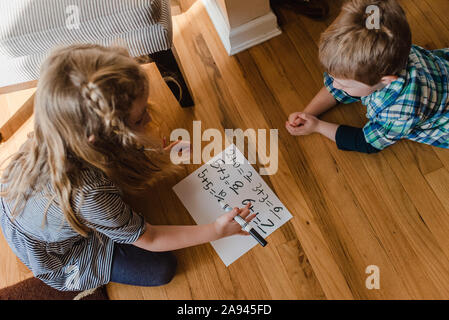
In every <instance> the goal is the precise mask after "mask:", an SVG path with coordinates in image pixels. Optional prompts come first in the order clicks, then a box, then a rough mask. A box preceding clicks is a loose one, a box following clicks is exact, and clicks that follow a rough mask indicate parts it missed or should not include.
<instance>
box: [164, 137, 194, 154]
mask: <svg viewBox="0 0 449 320" xmlns="http://www.w3.org/2000/svg"><path fill="white" fill-rule="evenodd" d="M172 149H173V151H174V152H178V153H182V154H184V152H190V141H184V140H178V141H175V142H172V143H170V144H169V145H168V146H167V147H164V150H165V151H168V152H171V151H172Z"/></svg>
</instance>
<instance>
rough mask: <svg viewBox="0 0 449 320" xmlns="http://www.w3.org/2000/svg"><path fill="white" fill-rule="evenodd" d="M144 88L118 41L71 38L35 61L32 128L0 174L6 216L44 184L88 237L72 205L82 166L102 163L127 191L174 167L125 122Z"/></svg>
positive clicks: (17, 210) (141, 77) (135, 65)
mask: <svg viewBox="0 0 449 320" xmlns="http://www.w3.org/2000/svg"><path fill="white" fill-rule="evenodd" d="M148 90H149V88H148V79H147V75H146V73H145V72H144V71H143V70H142V68H141V67H140V66H139V64H138V63H137V62H136V61H134V59H132V58H131V57H130V56H129V54H128V52H127V50H126V49H124V48H121V47H108V48H106V47H102V46H99V45H73V46H69V47H65V48H59V49H56V50H55V51H54V52H52V54H51V55H50V56H49V57H48V58H47V59H46V61H45V62H44V63H43V65H42V67H41V76H40V79H39V82H38V87H37V91H36V96H35V102H34V117H35V123H34V133H33V134H32V135H30V137H29V139H28V140H27V141H26V142H25V143H24V144H23V145H22V146H21V148H20V150H19V151H18V152H17V153H16V154H14V155H13V156H12V158H11V161H10V163H9V164H8V166H7V167H6V169H5V171H4V172H3V175H2V179H1V180H2V181H1V182H2V183H3V185H4V188H5V191H4V192H2V193H1V194H0V196H2V197H5V199H8V200H11V201H13V203H14V206H13V210H12V211H13V212H12V215H13V216H16V215H17V214H19V213H20V212H21V211H22V210H23V208H24V206H25V203H26V201H27V200H28V199H29V198H30V196H32V195H33V194H35V193H37V192H39V191H46V192H47V194H54V196H53V199H51V200H50V201H53V200H57V202H58V205H59V206H60V208H61V210H62V212H63V214H64V216H65V218H66V219H67V221H68V222H69V224H70V225H71V226H72V228H73V229H74V230H75V231H77V232H78V233H80V234H81V235H83V236H87V234H88V232H89V229H88V228H87V227H86V226H85V225H84V224H83V223H82V222H81V221H80V219H79V218H78V217H77V215H76V214H75V212H74V211H73V209H72V206H71V200H72V198H73V195H74V192H75V191H76V190H77V189H78V188H80V187H81V185H80V183H81V182H80V177H79V170H80V169H81V168H83V167H88V168H93V169H96V170H100V171H101V172H103V173H104V174H105V175H106V176H107V177H108V178H110V179H111V180H112V181H113V182H114V183H116V184H117V185H118V186H119V187H120V188H122V189H123V190H126V191H127V192H137V191H139V190H143V189H145V188H146V187H147V186H149V185H151V184H152V183H154V182H155V181H156V180H157V179H158V178H160V177H162V176H163V175H165V174H168V173H171V172H174V171H176V168H175V166H174V165H172V164H171V162H170V159H169V155H168V154H167V153H166V152H163V150H162V149H161V147H160V143H156V142H155V139H153V138H151V137H149V136H148V135H143V134H140V133H138V132H136V131H133V130H132V129H130V128H129V127H128V126H127V124H126V123H127V118H128V116H129V111H130V109H131V106H132V104H133V102H134V101H136V99H139V98H140V97H142V96H143V95H144V94H146V93H147V92H148ZM91 136H93V137H94V142H92V141H89V137H91ZM144 147H145V149H146V150H148V149H149V150H153V151H145V150H144ZM49 186H50V188H51V189H52V190H50V189H49V188H48V187H49ZM50 203H51V202H50ZM50 203H49V205H50ZM49 205H48V206H49ZM48 206H47V208H48ZM45 214H46V213H44V216H45Z"/></svg>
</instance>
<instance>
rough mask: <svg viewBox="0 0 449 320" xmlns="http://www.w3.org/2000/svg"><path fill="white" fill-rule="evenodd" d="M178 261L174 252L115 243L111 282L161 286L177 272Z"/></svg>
mask: <svg viewBox="0 0 449 320" xmlns="http://www.w3.org/2000/svg"><path fill="white" fill-rule="evenodd" d="M176 266H177V261H176V257H175V255H174V254H173V253H172V252H151V251H147V250H144V249H140V248H138V247H136V246H134V245H132V244H120V243H115V244H114V254H113V257H112V269H111V278H110V281H111V282H117V283H123V284H130V285H134V286H142V287H154V286H161V285H164V284H167V283H169V282H170V280H171V279H173V277H174V275H175V273H176Z"/></svg>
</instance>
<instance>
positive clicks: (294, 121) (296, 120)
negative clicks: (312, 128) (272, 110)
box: [288, 112, 304, 127]
mask: <svg viewBox="0 0 449 320" xmlns="http://www.w3.org/2000/svg"><path fill="white" fill-rule="evenodd" d="M301 113H302V112H294V113H292V114H291V115H290V116H289V117H288V123H289V124H290V125H291V126H292V127H298V126H299V125H301V124H304V120H303V119H302V118H301V117H300V116H299V115H300V114H301Z"/></svg>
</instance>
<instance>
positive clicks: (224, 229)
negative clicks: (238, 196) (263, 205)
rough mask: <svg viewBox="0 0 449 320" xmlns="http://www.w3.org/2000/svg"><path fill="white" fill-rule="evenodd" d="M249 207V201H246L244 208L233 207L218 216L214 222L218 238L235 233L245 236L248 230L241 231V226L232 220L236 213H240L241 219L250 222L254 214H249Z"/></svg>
mask: <svg viewBox="0 0 449 320" xmlns="http://www.w3.org/2000/svg"><path fill="white" fill-rule="evenodd" d="M250 207H251V203H248V204H247V205H246V206H245V207H244V208H242V209H239V208H234V209H233V210H232V211H230V212H227V213H225V214H224V215H222V216H220V217H219V218H218V219H217V220H215V222H214V227H215V231H216V232H217V235H218V236H219V238H220V239H221V238H224V237H229V236H232V235H235V234H240V235H244V236H247V235H249V233H248V232H246V231H243V230H242V227H241V226H240V225H239V224H238V223H237V222H236V221H235V220H234V217H235V216H236V215H238V214H239V215H240V216H241V217H242V218H243V219H245V221H246V222H250V221H251V220H253V219H254V218H255V217H256V215H255V214H251V215H250V214H249V213H250V211H249V208H250Z"/></svg>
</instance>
